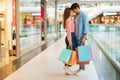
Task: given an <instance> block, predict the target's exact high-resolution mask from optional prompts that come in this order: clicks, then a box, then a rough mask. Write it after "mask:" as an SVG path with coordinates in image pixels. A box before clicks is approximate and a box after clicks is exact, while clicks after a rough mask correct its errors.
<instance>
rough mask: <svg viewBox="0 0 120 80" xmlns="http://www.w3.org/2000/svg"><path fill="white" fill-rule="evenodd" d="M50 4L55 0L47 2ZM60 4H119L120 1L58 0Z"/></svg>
mask: <svg viewBox="0 0 120 80" xmlns="http://www.w3.org/2000/svg"><path fill="white" fill-rule="evenodd" d="M47 1H48V3H54V2H55V0H47ZM57 2H58V4H63V3H74V2H77V3H79V4H83V3H101V2H109V3H113V2H114V3H118V2H120V0H57Z"/></svg>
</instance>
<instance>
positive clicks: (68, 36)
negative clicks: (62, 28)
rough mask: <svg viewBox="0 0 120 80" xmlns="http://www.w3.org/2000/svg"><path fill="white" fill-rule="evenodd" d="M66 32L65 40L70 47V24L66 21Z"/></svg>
mask: <svg viewBox="0 0 120 80" xmlns="http://www.w3.org/2000/svg"><path fill="white" fill-rule="evenodd" d="M66 31H67V39H68V42H69V44H70V45H72V41H71V22H70V21H69V20H66Z"/></svg>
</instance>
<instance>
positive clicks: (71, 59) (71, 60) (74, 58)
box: [67, 51, 76, 65]
mask: <svg viewBox="0 0 120 80" xmlns="http://www.w3.org/2000/svg"><path fill="white" fill-rule="evenodd" d="M75 61H76V51H72V55H71V57H70V59H69V62H68V63H67V64H69V65H75Z"/></svg>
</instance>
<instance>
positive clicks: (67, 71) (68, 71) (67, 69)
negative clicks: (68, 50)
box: [64, 66, 74, 75]
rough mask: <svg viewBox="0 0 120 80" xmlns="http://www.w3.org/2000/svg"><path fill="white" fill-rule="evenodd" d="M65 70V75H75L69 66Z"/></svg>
mask: <svg viewBox="0 0 120 80" xmlns="http://www.w3.org/2000/svg"><path fill="white" fill-rule="evenodd" d="M64 70H65V73H66V74H67V75H68V74H69V75H70V74H74V73H73V71H72V70H70V68H69V67H68V66H65V67H64Z"/></svg>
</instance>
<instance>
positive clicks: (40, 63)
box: [5, 37, 98, 80]
mask: <svg viewBox="0 0 120 80" xmlns="http://www.w3.org/2000/svg"><path fill="white" fill-rule="evenodd" d="M64 47H65V43H64V37H63V38H61V39H60V40H58V41H57V42H56V43H54V44H53V45H51V46H50V47H48V48H47V49H46V50H44V51H43V52H41V53H40V54H39V55H38V56H36V57H35V58H33V59H32V60H30V61H29V62H28V63H26V64H25V65H23V66H22V67H21V68H20V69H18V70H17V71H15V72H14V73H13V74H11V75H10V76H8V77H7V78H6V79H5V80H98V77H97V73H96V70H95V68H94V65H93V62H92V61H91V63H90V64H89V65H87V66H86V70H85V72H83V73H80V75H79V76H76V75H65V74H64V70H63V66H64V65H63V64H62V63H61V62H60V61H59V60H58V59H57V58H58V56H59V54H60V52H61V51H62V49H63V48H64ZM74 69H75V67H74Z"/></svg>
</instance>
